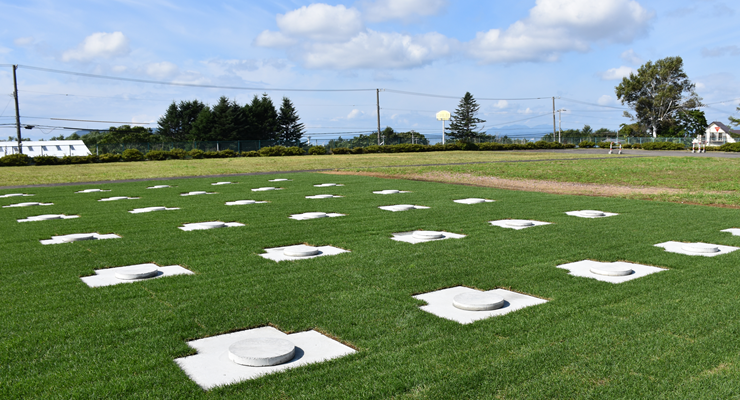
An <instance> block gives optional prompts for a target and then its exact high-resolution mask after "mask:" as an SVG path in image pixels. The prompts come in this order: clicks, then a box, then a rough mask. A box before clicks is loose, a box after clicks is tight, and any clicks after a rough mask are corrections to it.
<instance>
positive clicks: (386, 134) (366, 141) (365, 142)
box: [327, 126, 429, 149]
mask: <svg viewBox="0 0 740 400" xmlns="http://www.w3.org/2000/svg"><path fill="white" fill-rule="evenodd" d="M380 138H381V139H380V141H381V142H382V143H385V144H399V143H415V144H425V145H426V144H429V140H428V139H427V138H426V137H425V136H424V135H422V134H421V133H419V132H416V131H414V130H411V131H408V132H396V131H395V130H393V128H391V127H390V126H386V127H385V129H383V130H382V131H380ZM377 144H378V134H377V133H371V134H368V135H363V134H360V135H357V136H355V137H353V138H350V139H342V137H341V136H340V137H339V138H338V139H331V140H329V142H328V143H327V146H328V147H329V148H332V149H333V148H337V147H348V148H355V147H367V146H372V145H377Z"/></svg>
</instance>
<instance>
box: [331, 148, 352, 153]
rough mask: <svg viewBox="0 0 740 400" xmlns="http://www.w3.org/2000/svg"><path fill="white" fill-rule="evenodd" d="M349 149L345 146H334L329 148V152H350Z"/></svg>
mask: <svg viewBox="0 0 740 400" xmlns="http://www.w3.org/2000/svg"><path fill="white" fill-rule="evenodd" d="M350 153H351V151H349V149H348V148H346V147H335V148H333V149H331V154H350Z"/></svg>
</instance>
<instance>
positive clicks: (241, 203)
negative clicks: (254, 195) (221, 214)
mask: <svg viewBox="0 0 740 400" xmlns="http://www.w3.org/2000/svg"><path fill="white" fill-rule="evenodd" d="M263 203H267V202H266V201H256V200H235V201H227V202H226V203H224V204H226V205H227V206H246V205H249V204H263Z"/></svg>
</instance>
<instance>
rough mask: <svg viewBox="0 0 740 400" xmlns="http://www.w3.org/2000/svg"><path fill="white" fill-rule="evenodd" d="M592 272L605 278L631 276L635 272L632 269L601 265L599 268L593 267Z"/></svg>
mask: <svg viewBox="0 0 740 400" xmlns="http://www.w3.org/2000/svg"><path fill="white" fill-rule="evenodd" d="M591 272H593V273H594V274H596V275H604V276H625V275H631V274H633V273H634V272H635V271H634V270H633V269H632V268H630V267H624V266H619V265H599V266H597V267H591Z"/></svg>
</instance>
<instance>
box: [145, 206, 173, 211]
mask: <svg viewBox="0 0 740 400" xmlns="http://www.w3.org/2000/svg"><path fill="white" fill-rule="evenodd" d="M166 209H167V207H159V206H157V207H147V208H142V210H147V211H164V210H166Z"/></svg>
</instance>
